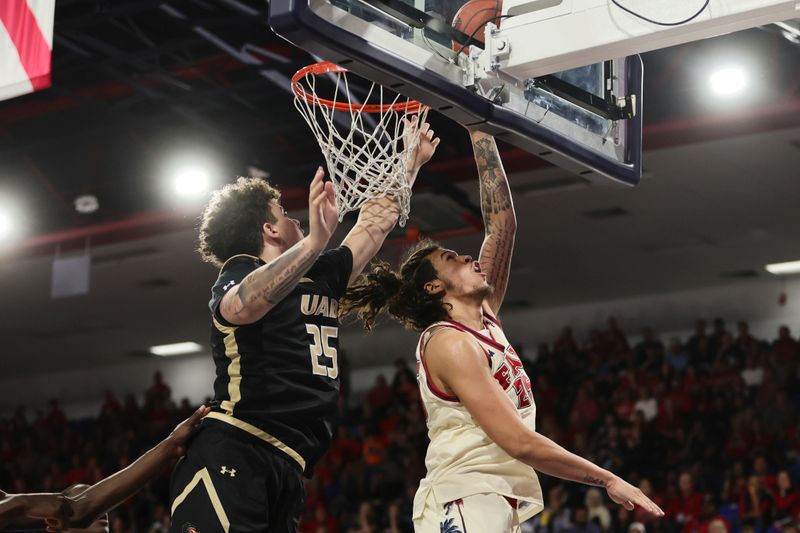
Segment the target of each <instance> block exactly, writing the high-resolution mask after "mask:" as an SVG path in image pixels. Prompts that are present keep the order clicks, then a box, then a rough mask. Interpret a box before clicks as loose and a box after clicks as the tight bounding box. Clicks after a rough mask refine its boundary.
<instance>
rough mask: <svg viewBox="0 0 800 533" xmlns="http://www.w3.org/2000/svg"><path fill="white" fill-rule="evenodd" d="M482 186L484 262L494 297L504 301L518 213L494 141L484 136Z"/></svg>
mask: <svg viewBox="0 0 800 533" xmlns="http://www.w3.org/2000/svg"><path fill="white" fill-rule="evenodd" d="M473 148H474V151H475V161H476V163H477V165H478V174H479V177H480V183H481V213H482V214H483V223H484V226H485V227H486V234H487V239H486V240H485V241H484V246H483V249H481V263H482V264H483V265H484V268H485V270H486V274H487V281H488V282H489V284H490V285H492V286H493V287H494V295H493V298H495V299H497V301H501V300H502V298H503V295H504V294H505V291H506V286H507V285H508V274H509V270H510V268H511V254H512V251H513V248H514V233H515V232H514V224H515V223H516V222H515V220H514V210H513V207H512V203H511V191H510V189H509V186H508V180H507V178H506V174H505V171H504V170H503V165H502V163H501V162H500V156H499V154H498V152H497V145H496V144H495V142H494V139H491V138H489V137H481V138H479V139H477V140H475V141H474V142H473Z"/></svg>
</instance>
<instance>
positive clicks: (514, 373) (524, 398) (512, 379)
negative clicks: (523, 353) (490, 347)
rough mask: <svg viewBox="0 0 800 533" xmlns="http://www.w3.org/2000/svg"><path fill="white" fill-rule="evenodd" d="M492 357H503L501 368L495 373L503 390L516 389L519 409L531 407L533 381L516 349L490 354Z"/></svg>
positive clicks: (495, 377)
mask: <svg viewBox="0 0 800 533" xmlns="http://www.w3.org/2000/svg"><path fill="white" fill-rule="evenodd" d="M489 355H490V357H496V356H502V357H503V362H502V363H501V365H500V368H498V369H497V371H496V372H495V373H494V379H496V380H497V382H498V383H500V386H501V387H503V390H505V391H507V390H508V389H509V387H513V388H514V392H515V393H516V395H517V409H524V408H525V407H530V405H531V397H532V392H531V380H530V379H528V376H527V374H525V371H524V370H523V368H522V361H520V360H519V357H517V353H516V352H515V351H514V348H512V347H510V346H509V347H508V348H507V349H506V351H505V352H503V353H502V354H496V353H493V352H491V351H490V352H489Z"/></svg>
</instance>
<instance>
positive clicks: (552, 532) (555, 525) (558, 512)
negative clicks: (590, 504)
mask: <svg viewBox="0 0 800 533" xmlns="http://www.w3.org/2000/svg"><path fill="white" fill-rule="evenodd" d="M547 496H548V497H547V499H545V508H544V509H543V510H542V512H541V513H539V514H537V515H536V516H534V517H533V531H534V532H535V533H567V532H568V531H570V528H572V520H571V518H570V512H569V509H566V508H565V507H564V504H565V503H566V496H565V494H564V491H563V489H562V487H561V485H560V484H558V485H554V486H553V487H551V488H550V490H549V491H548V493H547ZM620 508H621V509H624V507H620Z"/></svg>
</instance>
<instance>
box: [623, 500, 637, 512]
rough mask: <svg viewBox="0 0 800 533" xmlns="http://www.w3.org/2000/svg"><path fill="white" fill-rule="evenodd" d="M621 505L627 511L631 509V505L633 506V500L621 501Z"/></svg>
mask: <svg viewBox="0 0 800 533" xmlns="http://www.w3.org/2000/svg"><path fill="white" fill-rule="evenodd" d="M622 506H623V507H624V508H625V509H627V510H628V511H633V507H634V506H633V502H632V501H630V500H625V503H623V504H622Z"/></svg>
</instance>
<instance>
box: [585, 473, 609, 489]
mask: <svg viewBox="0 0 800 533" xmlns="http://www.w3.org/2000/svg"><path fill="white" fill-rule="evenodd" d="M583 482H584V483H586V484H587V485H594V486H596V487H605V486H606V482H605V481H603V480H602V479H598V478H596V477H592V476H590V475H589V474H586V476H585V477H584V478H583Z"/></svg>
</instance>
